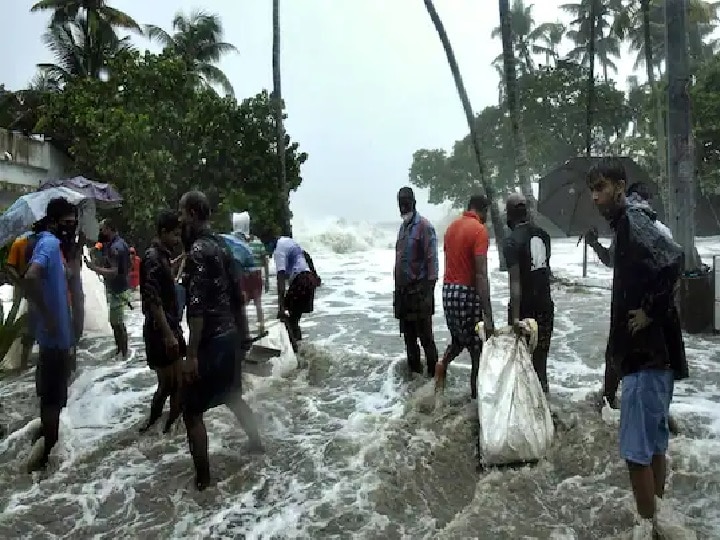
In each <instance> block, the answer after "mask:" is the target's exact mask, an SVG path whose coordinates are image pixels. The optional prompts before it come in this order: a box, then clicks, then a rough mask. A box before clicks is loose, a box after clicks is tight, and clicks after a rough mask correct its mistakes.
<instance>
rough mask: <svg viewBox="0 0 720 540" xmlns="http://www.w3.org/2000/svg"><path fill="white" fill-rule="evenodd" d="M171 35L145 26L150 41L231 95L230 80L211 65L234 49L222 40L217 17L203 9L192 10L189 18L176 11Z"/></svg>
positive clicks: (220, 26) (234, 49)
mask: <svg viewBox="0 0 720 540" xmlns="http://www.w3.org/2000/svg"><path fill="white" fill-rule="evenodd" d="M172 27H173V30H174V33H173V34H169V33H168V32H166V31H165V30H163V29H162V28H160V27H159V26H155V25H147V26H146V27H145V31H146V34H147V36H148V38H149V39H150V40H151V41H156V42H158V43H160V44H161V45H162V46H163V47H164V48H165V49H168V50H170V51H172V52H173V53H174V54H177V55H178V56H179V57H181V58H183V59H184V60H185V62H186V63H187V64H188V66H189V69H190V71H191V72H192V73H194V74H195V75H196V76H198V77H199V79H200V80H201V81H203V83H204V84H206V85H213V84H216V85H218V86H220V87H222V89H223V90H224V91H225V94H226V95H228V96H234V95H235V92H234V90H233V87H232V84H231V83H230V80H229V79H228V78H227V76H226V75H225V73H223V71H222V70H221V69H220V68H219V67H217V66H216V65H215V64H216V63H217V62H219V61H220V58H221V57H222V56H223V55H224V54H226V53H229V52H237V49H236V48H235V46H234V45H233V44H232V43H227V42H225V41H223V40H222V39H223V27H222V22H221V21H220V17H219V16H218V15H216V14H210V13H206V12H204V11H193V12H192V13H191V14H190V16H189V17H186V16H185V15H184V14H183V13H177V14H176V15H175V18H174V19H173V22H172Z"/></svg>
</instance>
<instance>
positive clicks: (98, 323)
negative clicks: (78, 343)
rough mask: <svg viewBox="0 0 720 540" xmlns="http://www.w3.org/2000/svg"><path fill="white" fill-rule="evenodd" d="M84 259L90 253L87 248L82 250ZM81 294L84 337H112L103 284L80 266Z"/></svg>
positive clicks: (83, 266)
mask: <svg viewBox="0 0 720 540" xmlns="http://www.w3.org/2000/svg"><path fill="white" fill-rule="evenodd" d="M83 252H84V255H85V257H89V256H90V253H89V251H88V249H87V248H84V250H83ZM80 277H81V279H82V287H83V293H84V294H85V329H84V331H83V335H84V336H86V337H99V336H112V328H110V322H109V320H108V315H109V310H108V304H107V297H106V295H105V284H104V283H103V282H102V281H101V279H100V277H99V276H98V275H97V274H96V273H95V272H93V271H92V270H90V269H89V268H88V267H87V266H86V265H84V264H83V265H82V270H81V271H80Z"/></svg>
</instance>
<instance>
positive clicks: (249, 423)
mask: <svg viewBox="0 0 720 540" xmlns="http://www.w3.org/2000/svg"><path fill="white" fill-rule="evenodd" d="M227 406H228V408H229V409H230V410H231V411H232V413H233V414H234V415H235V418H237V420H238V422H239V423H240V427H242V428H243V431H244V432H245V434H246V435H247V436H248V439H249V440H250V450H251V451H254V452H261V451H262V450H263V445H262V440H261V438H260V430H259V428H258V424H257V419H256V417H255V413H254V412H253V410H252V409H251V408H250V405H248V404H247V402H246V401H245V400H244V399H243V398H242V394H241V391H239V390H236V391H234V392H233V393H232V395H231V396H230V397H229V398H228V400H227Z"/></svg>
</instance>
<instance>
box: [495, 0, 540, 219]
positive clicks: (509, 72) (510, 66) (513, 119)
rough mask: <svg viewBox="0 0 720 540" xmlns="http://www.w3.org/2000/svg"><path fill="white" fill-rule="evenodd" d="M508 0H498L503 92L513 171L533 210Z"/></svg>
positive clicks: (534, 203) (535, 206)
mask: <svg viewBox="0 0 720 540" xmlns="http://www.w3.org/2000/svg"><path fill="white" fill-rule="evenodd" d="M509 4H510V3H509V1H508V0H500V3H499V6H500V30H501V35H502V45H503V64H504V65H505V93H506V94H507V98H506V101H507V108H508V112H509V113H510V127H511V129H512V137H513V144H514V145H515V152H514V154H515V171H516V173H517V177H518V180H519V182H520V189H521V190H522V192H523V195H525V198H526V199H527V201H528V204H529V206H530V207H531V208H532V209H533V210H534V209H536V208H537V202H536V201H535V196H534V195H533V189H532V183H531V179H530V171H529V166H528V153H527V144H526V142H525V133H524V131H523V129H522V113H521V111H520V108H519V104H518V88H517V75H516V71H515V51H514V50H513V41H512V26H511V24H510V5H509Z"/></svg>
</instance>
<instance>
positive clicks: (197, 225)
mask: <svg viewBox="0 0 720 540" xmlns="http://www.w3.org/2000/svg"><path fill="white" fill-rule="evenodd" d="M209 221H210V204H209V203H208V200H207V197H205V195H204V194H203V193H201V192H199V191H190V192H188V193H186V194H185V195H183V197H182V198H181V199H180V222H181V224H182V242H183V246H184V247H185V251H186V253H187V255H186V258H185V268H184V277H183V280H182V281H183V284H184V285H185V286H186V287H187V304H186V310H187V321H188V326H189V327H190V337H189V339H188V345H187V355H186V358H185V362H184V366H183V368H184V369H183V371H184V378H185V380H184V383H183V392H182V397H183V420H184V421H185V428H186V429H187V435H188V443H189V446H190V453H191V454H192V458H193V463H194V466H195V485H196V487H197V488H198V489H199V490H204V489H205V488H207V487H208V485H209V484H210V462H209V458H208V437H207V431H206V429H205V423H204V421H203V414H204V413H205V411H207V410H209V409H212V408H214V407H217V406H218V405H226V406H227V407H228V408H229V409H230V410H231V411H232V412H233V413H234V414H235V416H236V418H237V419H238V421H239V422H240V424H241V426H242V427H243V429H244V430H245V432H246V433H247V435H248V438H249V439H250V450H253V451H257V450H261V449H262V444H261V442H260V433H259V432H258V427H257V423H256V421H255V417H254V414H253V412H252V410H251V409H250V407H249V406H248V405H247V403H245V401H244V400H243V399H242V377H241V376H242V373H241V366H242V362H243V360H244V358H245V354H246V353H247V350H248V349H249V348H250V340H249V333H248V323H247V317H246V315H245V306H244V304H243V300H242V298H241V297H240V291H239V276H237V275H236V273H235V269H234V261H233V259H232V255H231V253H230V251H229V250H228V248H227V246H226V244H225V242H224V240H223V239H222V238H221V237H219V236H218V235H216V234H214V233H213V232H212V231H211V230H210V223H209Z"/></svg>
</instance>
